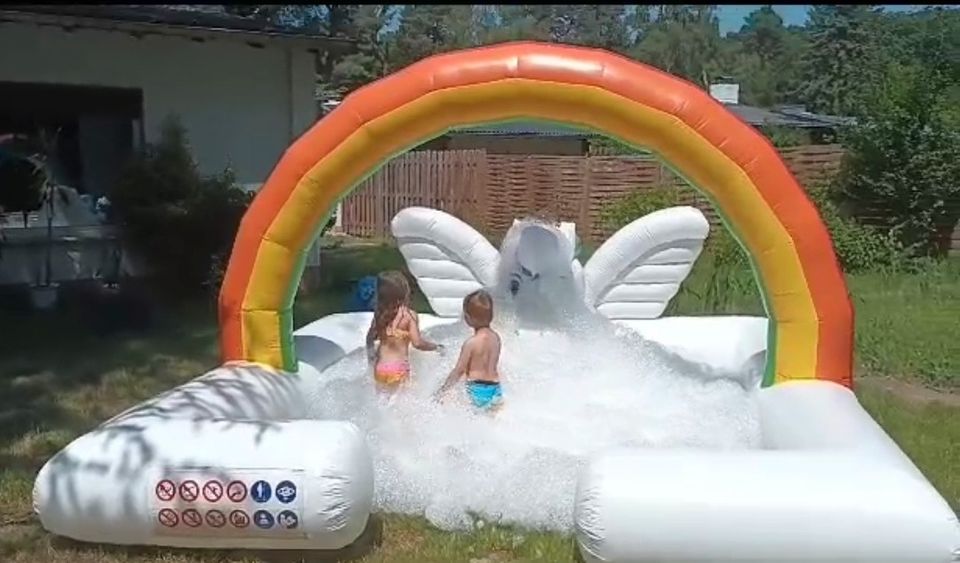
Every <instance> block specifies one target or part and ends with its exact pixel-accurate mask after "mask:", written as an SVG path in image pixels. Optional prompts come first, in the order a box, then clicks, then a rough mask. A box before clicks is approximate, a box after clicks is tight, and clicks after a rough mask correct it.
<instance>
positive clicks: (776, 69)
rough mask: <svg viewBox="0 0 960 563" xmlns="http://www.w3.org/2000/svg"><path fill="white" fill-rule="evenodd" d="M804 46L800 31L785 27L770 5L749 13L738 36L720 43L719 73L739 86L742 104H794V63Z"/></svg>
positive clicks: (727, 38) (765, 105)
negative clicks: (731, 78) (732, 79)
mask: <svg viewBox="0 0 960 563" xmlns="http://www.w3.org/2000/svg"><path fill="white" fill-rule="evenodd" d="M805 47H806V43H805V41H804V39H803V34H802V32H800V31H799V30H796V29H791V28H787V27H784V25H783V20H782V19H781V18H780V16H779V15H777V13H776V12H775V11H773V9H772V8H771V7H770V6H764V7H761V8H759V9H757V10H754V11H753V12H751V13H750V14H749V15H748V16H747V17H746V18H744V25H743V26H742V27H741V28H740V31H739V32H738V33H731V34H729V35H728V36H727V37H726V38H725V40H724V41H723V42H722V43H721V48H720V54H719V56H718V62H719V65H718V66H719V67H720V69H721V70H720V71H719V72H715V74H724V75H729V76H732V77H734V78H735V79H736V80H737V82H738V83H739V84H740V95H741V100H742V101H743V103H746V104H750V105H757V106H761V107H771V106H774V105H776V104H782V103H789V102H794V101H795V99H794V98H793V96H792V95H791V92H792V91H794V90H796V88H797V83H798V75H797V67H798V65H797V62H796V61H797V60H798V59H800V58H801V56H802V53H803V50H804V49H805Z"/></svg>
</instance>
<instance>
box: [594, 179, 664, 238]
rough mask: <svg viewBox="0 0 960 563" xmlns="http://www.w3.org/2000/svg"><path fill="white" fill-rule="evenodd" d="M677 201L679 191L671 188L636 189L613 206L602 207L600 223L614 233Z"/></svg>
mask: <svg viewBox="0 0 960 563" xmlns="http://www.w3.org/2000/svg"><path fill="white" fill-rule="evenodd" d="M679 201H680V190H679V189H677V188H676V187H673V186H654V187H653V188H649V189H643V188H637V189H635V190H631V191H630V192H629V193H627V195H626V196H624V197H623V198H621V199H619V200H617V201H616V202H614V203H613V204H611V205H608V206H606V207H604V208H603V210H602V211H601V213H600V221H601V222H602V224H603V226H604V227H606V228H607V229H609V230H611V231H616V230H618V229H620V228H621V227H624V226H626V225H627V224H629V223H630V222H632V221H634V220H636V219H639V218H640V217H643V216H644V215H648V214H650V213H653V212H654V211H656V210H658V209H663V208H665V207H673V206H675V205H677V204H678V202H679Z"/></svg>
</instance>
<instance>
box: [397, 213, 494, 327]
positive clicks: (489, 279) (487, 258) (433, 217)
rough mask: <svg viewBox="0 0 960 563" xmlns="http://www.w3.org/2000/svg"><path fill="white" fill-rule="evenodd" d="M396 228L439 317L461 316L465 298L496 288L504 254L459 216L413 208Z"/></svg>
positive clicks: (409, 264)
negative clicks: (474, 292) (485, 289)
mask: <svg viewBox="0 0 960 563" xmlns="http://www.w3.org/2000/svg"><path fill="white" fill-rule="evenodd" d="M390 230H391V232H392V233H393V236H394V238H396V240H397V246H398V247H399V248H400V253H401V254H402V255H403V258H404V260H405V261H406V263H407V268H409V269H410V273H412V274H413V277H414V278H416V280H417V285H419V286H420V290H421V291H423V294H424V295H425V296H426V298H427V301H428V302H429V303H430V307H431V308H433V311H434V313H436V314H437V316H440V317H459V316H460V312H461V308H462V303H463V298H464V297H466V296H467V295H469V294H470V293H471V292H472V291H475V290H477V289H480V288H489V287H493V286H494V285H496V282H497V268H498V266H499V264H500V252H498V251H497V249H496V248H495V247H494V246H493V245H492V244H490V242H489V241H488V240H487V239H486V238H484V236H483V235H481V234H480V233H478V232H477V231H476V230H475V229H474V228H473V227H471V226H470V225H468V224H466V223H464V222H463V221H461V220H460V219H457V218H456V217H454V216H453V215H450V214H448V213H444V212H443V211H438V210H436V209H428V208H425V207H408V208H406V209H404V210H402V211H400V212H399V213H397V214H396V216H394V218H393V221H391V223H390Z"/></svg>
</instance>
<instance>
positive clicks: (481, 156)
mask: <svg viewBox="0 0 960 563" xmlns="http://www.w3.org/2000/svg"><path fill="white" fill-rule="evenodd" d="M781 154H782V155H783V159H784V161H785V162H786V164H787V166H788V167H789V168H790V170H791V171H792V172H793V173H794V175H796V177H797V179H798V180H799V181H800V183H801V184H802V185H804V186H807V187H812V186H815V185H818V184H819V183H821V182H824V181H827V180H829V179H830V177H832V175H834V174H835V173H836V172H837V170H838V168H839V166H840V159H841V156H842V154H843V153H842V149H841V148H840V147H839V146H838V145H811V146H802V147H794V148H788V149H784V150H783V151H782V153H781ZM656 186H672V187H676V188H677V203H678V204H692V205H696V206H697V207H699V208H701V209H702V210H703V211H704V212H705V214H706V215H707V216H708V218H710V220H711V222H713V223H714V224H716V223H717V222H718V218H717V214H716V212H715V211H714V209H713V208H712V206H711V205H710V203H709V202H708V201H707V200H706V199H705V198H704V197H703V196H702V195H700V194H699V192H697V191H696V190H694V189H692V188H690V187H689V186H688V185H687V183H686V182H685V181H684V180H683V179H681V178H679V177H677V176H676V175H675V174H674V173H673V172H671V171H670V169H669V168H667V167H666V166H664V165H663V164H662V163H661V162H660V161H659V160H657V159H656V158H653V157H651V156H645V155H639V156H632V155H631V156H551V155H502V154H487V153H486V152H485V151H483V150H463V151H417V152H409V153H407V154H404V155H403V156H400V157H397V158H395V159H393V160H391V161H390V162H389V163H387V164H386V165H385V166H384V167H383V168H382V169H381V170H380V171H379V172H377V173H376V174H374V175H373V176H371V177H370V178H368V179H367V180H366V181H364V182H363V183H362V184H361V185H360V186H358V187H357V189H356V190H354V192H353V193H352V194H351V195H350V196H348V197H347V198H346V199H345V200H344V202H343V206H342V209H341V213H342V217H341V222H340V229H341V230H342V232H344V233H345V234H349V235H353V236H359V237H375V238H389V230H390V226H389V224H390V219H391V218H392V217H393V216H394V215H395V214H396V213H397V212H398V211H400V210H401V209H403V208H405V207H409V206H411V205H423V206H427V207H435V208H437V209H442V210H444V211H447V212H449V213H452V214H454V215H456V216H458V217H460V218H461V219H463V220H465V221H466V222H468V223H470V224H471V225H473V226H474V227H475V228H477V230H479V231H481V232H483V233H484V234H486V235H487V236H489V237H491V238H492V239H494V240H497V239H499V237H501V236H502V235H503V234H504V233H505V232H506V230H507V229H508V228H509V227H510V225H511V224H512V222H513V219H514V218H516V217H522V216H524V215H530V214H536V213H538V212H539V213H544V212H545V213H546V214H548V215H551V216H553V217H556V218H557V219H560V220H563V221H575V222H576V223H577V232H578V233H579V234H580V236H581V237H582V238H583V239H584V240H586V241H589V242H599V241H602V240H603V239H605V238H606V237H607V236H609V235H610V234H611V233H610V232H609V230H608V229H607V228H605V226H604V225H603V221H602V214H603V210H604V208H605V207H606V206H609V205H611V204H613V203H615V202H616V201H617V200H619V199H620V198H622V197H624V196H625V195H626V194H627V193H629V192H630V191H632V190H634V189H651V188H654V187H656Z"/></svg>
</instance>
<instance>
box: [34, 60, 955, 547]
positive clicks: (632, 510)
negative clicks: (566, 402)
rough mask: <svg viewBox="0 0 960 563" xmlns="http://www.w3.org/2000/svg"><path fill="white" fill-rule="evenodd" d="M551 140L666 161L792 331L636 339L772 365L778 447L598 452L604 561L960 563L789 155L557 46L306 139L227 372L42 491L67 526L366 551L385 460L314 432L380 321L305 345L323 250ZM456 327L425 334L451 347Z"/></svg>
mask: <svg viewBox="0 0 960 563" xmlns="http://www.w3.org/2000/svg"><path fill="white" fill-rule="evenodd" d="M530 118H535V119H542V120H549V121H557V122H563V123H566V124H571V125H574V126H578V127H582V128H585V129H590V130H596V131H600V132H606V133H608V134H610V135H612V136H614V137H617V138H619V139H621V140H622V141H624V142H627V143H629V144H632V145H637V146H643V147H645V148H648V149H652V150H653V151H655V152H657V153H658V154H659V155H660V156H661V157H662V158H663V160H665V161H666V162H667V163H669V164H670V165H671V166H673V167H675V169H676V170H678V171H679V173H681V174H682V175H683V176H684V177H686V178H687V179H688V180H689V181H690V182H691V183H693V184H694V185H696V186H697V187H698V188H699V189H700V190H701V191H703V193H705V194H706V195H707V196H708V197H709V198H710V199H711V200H712V201H713V203H714V205H715V207H716V208H717V209H718V210H719V211H720V212H721V214H722V216H723V218H724V221H725V223H726V225H727V226H728V227H729V228H730V229H731V230H732V231H733V233H734V235H735V236H736V237H737V238H738V240H739V241H740V242H741V244H742V245H743V246H744V247H745V248H746V249H747V251H748V252H749V254H750V257H751V260H752V263H753V265H754V270H755V272H756V275H757V278H758V280H759V282H760V286H761V292H762V295H763V298H764V303H765V306H766V309H767V312H768V317H769V318H768V319H766V318H760V317H667V318H653V319H641V320H640V321H639V322H638V323H635V325H633V326H632V327H633V328H635V329H636V330H638V331H639V332H641V334H643V336H644V337H647V338H649V339H651V340H657V341H659V342H660V343H661V344H664V345H668V344H669V341H670V340H673V341H675V342H680V341H683V342H688V343H691V344H692V345H693V348H691V349H689V350H688V352H689V353H690V354H692V355H696V354H698V353H699V354H700V356H701V357H703V358H707V359H713V360H715V361H718V362H719V361H720V360H719V358H720V357H721V356H722V355H724V354H726V355H727V356H728V357H732V358H733V361H732V362H731V365H737V366H745V365H748V364H749V361H747V362H744V361H743V360H744V359H747V358H750V359H752V358H758V357H762V353H763V350H764V349H766V352H767V353H766V370H765V373H764V376H763V379H762V385H761V388H760V389H758V390H757V393H758V405H759V409H760V423H761V431H762V446H761V448H760V449H756V450H747V451H708V450H672V449H637V448H623V449H621V450H617V451H605V452H597V453H596V454H595V455H593V456H592V458H591V459H590V460H589V462H588V463H587V464H586V465H585V466H584V468H583V470H582V471H581V473H580V476H579V480H578V485H577V490H576V493H575V509H574V522H573V523H572V524H573V527H574V531H575V535H576V540H577V548H578V550H579V553H580V554H581V555H582V557H583V559H584V560H585V561H589V562H599V561H604V562H621V563H627V562H641V561H727V562H731V563H732V562H740V561H768V562H777V561H780V562H787V561H790V562H797V561H819V562H836V561H848V562H862V563H867V562H870V563H877V562H880V561H885V562H894V561H903V562H910V563H947V562H949V561H958V560H960V525H958V522H957V516H956V514H955V513H954V512H953V511H952V510H951V508H950V506H949V505H948V504H947V503H946V501H945V500H944V499H943V497H942V496H940V495H939V493H938V492H937V491H936V490H935V489H934V488H933V486H932V485H930V483H929V482H928V481H927V480H926V478H925V477H924V476H923V475H922V474H921V472H920V471H919V470H918V469H917V467H916V466H915V465H914V464H913V463H912V462H911V461H910V459H909V458H908V457H907V456H906V455H905V454H904V453H903V452H902V451H901V450H900V448H899V447H898V446H897V445H896V444H895V443H894V442H893V440H891V439H890V438H889V436H887V435H886V433H884V431H883V430H882V429H881V428H880V427H879V426H878V425H877V424H876V422H874V421H873V419H871V418H870V416H869V415H868V414H867V413H866V412H865V411H864V410H863V408H862V407H861V406H860V404H859V402H858V401H857V399H856V396H855V395H854V394H853V392H852V391H851V387H852V374H851V371H852V351H853V350H852V346H853V311H852V307H851V303H850V299H849V296H848V294H847V290H846V286H845V283H844V278H843V274H842V272H841V270H840V268H839V266H838V264H837V260H836V257H835V255H834V251H833V247H832V244H831V240H830V237H829V235H828V233H827V230H826V228H825V227H824V225H823V222H822V221H821V219H820V217H819V214H818V213H817V210H816V209H815V207H814V205H813V204H812V203H811V201H810V200H809V199H808V198H807V196H806V194H805V193H804V191H803V190H802V189H801V187H800V186H799V185H798V184H797V182H796V180H795V179H794V178H793V176H792V175H791V174H790V172H789V171H788V170H787V168H786V167H785V165H784V163H783V161H782V160H781V159H780V157H779V155H778V153H777V151H776V150H774V148H773V147H772V146H771V145H770V143H768V142H767V140H766V139H765V138H764V137H763V136H762V135H760V134H759V133H758V132H757V131H755V130H754V129H753V128H751V127H750V126H749V125H747V124H745V123H743V122H741V121H740V120H739V119H738V118H737V117H735V116H734V115H733V114H731V113H730V112H728V111H726V110H725V109H724V107H723V106H722V105H721V104H719V103H718V102H716V101H714V100H713V99H712V98H711V97H710V96H708V95H707V94H706V93H705V92H703V91H702V90H701V89H699V88H697V87H696V86H694V85H692V84H689V83H687V82H684V81H683V80H680V79H678V78H675V77H672V76H670V75H667V74H664V73H662V72H660V71H657V70H655V69H653V68H650V67H648V66H645V65H643V64H640V63H637V62H634V61H631V60H628V59H626V58H623V57H619V56H616V55H613V54H610V53H607V52H604V51H600V50H596V49H586V48H577V47H570V46H560V45H546V44H539V43H506V44H502V45H497V46H492V47H485V48H481V49H474V50H468V51H462V52H456V53H450V54H445V55H440V56H436V57H432V58H429V59H427V60H424V61H422V62H419V63H416V64H414V65H412V66H411V67H409V68H407V69H405V70H403V71H401V72H399V73H398V74H396V75H393V76H390V77H387V78H384V79H383V80H380V81H378V82H376V83H373V84H370V85H369V86H366V87H365V88H362V89H360V90H358V91H357V92H355V93H353V94H351V95H350V96H349V97H347V99H346V100H345V101H344V102H343V103H342V104H341V105H340V106H339V107H338V108H337V109H336V110H335V111H333V112H332V113H331V114H330V115H328V116H326V117H325V118H323V119H322V120H321V121H320V122H318V123H317V124H316V125H315V126H314V127H313V128H312V129H310V130H309V131H308V132H307V133H305V134H304V135H303V136H302V137H301V138H300V139H298V140H297V141H296V142H295V143H294V144H293V145H292V146H291V147H290V148H289V150H288V151H287V152H286V153H285V154H284V155H283V157H282V159H281V160H280V162H279V164H278V165H277V167H276V169H275V170H274V171H273V173H272V174H271V176H270V178H269V179H268V181H267V182H266V184H265V185H264V187H263V189H262V190H261V192H260V193H259V194H258V195H257V197H256V199H255V200H254V201H253V203H252V205H251V207H250V209H249V211H248V212H247V214H246V215H245V216H244V218H243V221H242V224H241V226H240V231H239V233H238V235H237V239H236V242H235V246H234V251H233V255H232V257H231V259H230V264H229V267H228V269H227V275H226V279H225V281H224V284H223V287H222V290H221V294H220V313H219V314H220V322H221V328H222V335H221V348H222V354H223V360H224V365H223V366H221V367H219V368H217V369H215V370H212V371H211V372H209V373H207V374H204V375H202V376H200V377H198V378H196V379H194V380H193V381H190V382H188V383H186V384H184V385H181V386H179V387H177V388H175V389H172V390H170V391H168V392H166V393H163V394H161V395H159V396H157V397H154V398H152V399H150V400H147V401H145V402H143V403H141V404H140V405H137V406H135V407H133V408H131V409H129V410H127V411H125V412H123V413H120V414H118V415H117V416H115V417H114V418H112V419H110V420H108V421H106V422H105V423H103V424H102V425H101V426H99V427H98V428H96V429H94V430H92V431H90V432H88V433H87V434H85V435H83V436H81V437H79V438H77V439H76V440H75V441H73V442H72V443H70V444H69V445H68V446H66V447H65V448H64V449H63V450H61V451H60V452H59V453H58V454H57V455H55V456H53V458H51V459H50V460H49V461H48V462H47V463H46V464H45V465H44V467H43V468H42V469H41V470H40V472H39V474H38V475H37V479H36V483H35V486H34V506H35V509H36V511H37V513H38V515H39V518H40V521H41V522H42V524H43V526H44V528H46V529H47V530H49V531H51V532H53V533H55V534H59V535H63V536H67V537H70V538H74V539H78V540H83V541H90V542H101V543H111V544H125V545H163V546H177V547H188V548H218V549H220V548H222V549H255V550H264V549H269V550H331V549H334V550H335V549H340V548H343V547H345V546H348V545H350V544H352V543H358V542H362V540H363V538H365V537H367V536H365V533H366V532H367V531H370V530H371V523H372V522H373V520H371V519H370V513H371V511H372V510H373V507H374V501H373V499H374V487H375V483H374V476H373V463H372V456H371V454H370V451H369V450H368V446H367V442H366V437H365V436H364V435H363V433H362V432H361V431H360V430H359V429H358V428H357V427H356V426H355V425H353V424H351V423H348V422H344V421H334V420H314V419H310V417H309V414H310V413H311V412H315V410H314V409H312V408H311V407H312V406H315V405H314V404H313V403H315V402H316V400H315V399H316V398H315V397H314V393H315V392H316V390H317V389H318V388H319V387H320V382H321V380H322V378H323V377H324V370H325V369H327V367H328V366H330V365H333V364H334V363H336V362H338V361H339V360H340V359H342V358H343V357H344V356H346V355H347V354H349V353H351V352H353V351H355V350H359V349H361V348H362V347H363V344H364V333H365V330H366V328H367V326H368V325H369V322H370V317H369V313H347V314H338V315H329V316H327V317H323V318H321V319H318V320H316V321H314V322H312V323H310V324H308V325H307V326H304V327H302V328H300V329H298V330H297V331H294V330H293V318H292V303H293V299H294V295H295V292H296V290H297V285H298V281H299V279H300V276H301V273H302V270H303V266H304V259H305V255H306V250H307V248H308V246H309V245H310V244H311V243H312V242H313V240H314V239H315V237H316V235H317V234H318V230H319V228H320V226H321V225H323V224H324V223H325V221H326V220H327V218H328V217H329V215H330V212H331V209H332V208H333V206H334V204H335V203H336V202H337V200H338V199H339V198H342V197H343V196H344V195H345V194H346V193H348V191H349V190H350V189H351V188H352V187H353V186H355V185H357V184H358V183H359V182H360V181H361V180H362V179H363V178H364V177H365V176H366V175H369V174H371V173H372V172H373V171H374V170H375V169H376V168H377V167H378V166H379V165H381V164H382V163H383V162H385V161H386V160H388V159H389V158H391V157H392V156H394V155H396V154H398V153H400V152H402V151H404V150H406V149H408V148H411V147H413V146H415V145H417V144H419V143H421V142H423V141H425V140H428V139H429V138H431V137H433V136H436V135H439V134H442V133H444V132H445V131H446V130H448V129H449V128H451V127H456V126H463V125H472V124H481V123H489V122H495V121H503V120H512V119H530ZM430 211H432V210H422V209H421V210H419V211H415V212H413V213H411V214H410V215H411V216H423V214H424V212H430ZM676 211H677V210H665V211H663V212H658V215H657V217H658V219H656V221H654V222H651V223H645V224H644V225H645V227H644V228H643V229H639V231H645V234H643V235H642V236H639V237H637V240H631V241H628V242H629V243H633V242H638V241H639V242H640V244H641V245H643V244H647V242H649V241H647V242H644V241H642V240H640V239H641V238H643V237H647V238H648V239H649V238H650V236H651V234H650V233H651V232H652V231H653V230H655V229H648V228H647V227H648V226H649V225H652V224H653V223H657V224H660V225H661V226H663V225H664V224H665V223H670V224H669V225H668V226H670V227H672V226H674V223H675V222H671V221H672V220H671V219H670V218H671V217H675V216H676V217H679V216H681V215H684V214H689V213H694V214H695V215H697V216H698V217H700V219H702V216H700V214H699V213H697V212H695V211H692V210H689V209H687V210H686V211H685V212H680V213H679V215H677V214H675V213H673V212H676ZM681 211H682V210H681ZM398 217H399V215H398ZM648 217H649V216H648ZM453 220H454V221H458V220H456V219H453ZM395 223H397V220H396V219H395ZM399 223H403V221H399ZM461 224H462V222H461ZM462 225H463V226H464V227H466V228H467V229H469V227H468V226H466V225H465V224H462ZM394 226H395V227H396V225H394ZM646 231H650V232H646ZM705 233H706V226H705V225H704V229H703V234H704V236H706V234H705ZM468 238H469V237H468ZM613 238H614V239H616V236H615V237H613ZM448 240H466V239H463V238H462V237H461V238H460V239H456V237H450V238H449V239H448ZM699 240H700V241H702V237H701V238H700V239H699ZM401 246H402V245H401ZM458 250H459V251H463V250H464V249H463V248H460V249H458ZM601 250H602V249H601ZM698 252H699V247H698ZM455 254H456V252H455ZM613 254H616V253H613ZM618 256H619V255H618ZM692 260H695V256H694V258H692ZM441 281H446V280H441ZM631 283H632V282H631ZM678 283H679V282H678ZM455 321H456V319H451V318H449V315H447V316H446V317H444V315H421V323H422V326H423V327H424V328H425V329H429V328H430V327H433V326H438V325H441V324H444V323H449V322H455ZM295 340H297V341H299V342H301V343H304V345H302V346H300V348H301V349H300V350H299V351H295V350H294V341H295ZM764 340H766V342H765V343H764ZM305 343H312V344H311V346H312V347H311V346H307V345H306V344H305ZM697 347H699V348H697ZM694 348H697V349H696V350H694ZM758 351H759V352H758ZM758 353H759V354H760V355H758ZM750 365H752V364H750ZM755 383H756V382H755V381H754V382H753V383H752V384H755ZM304 444H309V447H304Z"/></svg>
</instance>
